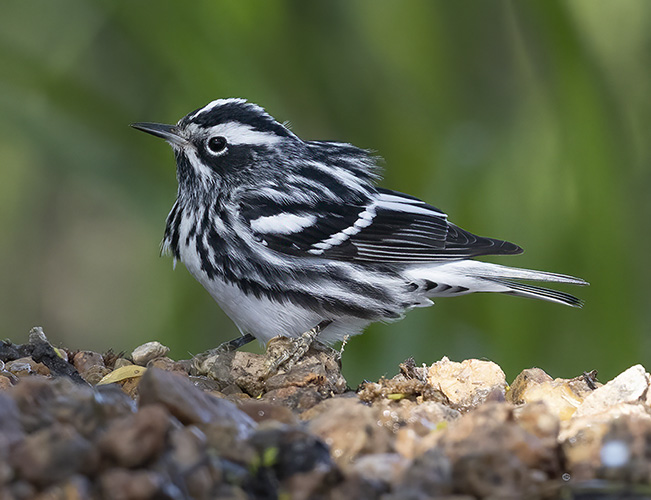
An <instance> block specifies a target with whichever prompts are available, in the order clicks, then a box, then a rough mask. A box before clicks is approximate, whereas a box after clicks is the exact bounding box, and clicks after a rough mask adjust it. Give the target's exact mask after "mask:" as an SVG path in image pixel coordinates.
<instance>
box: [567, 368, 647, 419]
mask: <svg viewBox="0 0 651 500" xmlns="http://www.w3.org/2000/svg"><path fill="white" fill-rule="evenodd" d="M648 387H649V374H648V373H646V370H645V369H644V367H643V366H642V365H635V366H631V367H630V368H629V369H628V370H626V371H624V372H622V373H620V374H619V375H617V377H615V378H614V379H612V380H611V381H610V382H608V383H607V384H606V385H603V386H602V387H599V388H597V389H595V390H594V391H593V392H591V393H590V394H588V395H587V396H586V397H585V399H584V400H583V404H582V405H581V406H579V407H578V409H577V410H576V414H575V416H576V417H583V416H586V415H595V414H597V413H600V412H602V411H604V410H606V409H607V408H608V407H610V406H616V405H618V404H620V403H635V402H638V401H640V400H641V398H642V396H644V395H645V393H646V390H647V388H648Z"/></svg>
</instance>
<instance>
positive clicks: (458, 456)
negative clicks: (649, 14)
mask: <svg viewBox="0 0 651 500" xmlns="http://www.w3.org/2000/svg"><path fill="white" fill-rule="evenodd" d="M284 341H285V340H284V339H274V340H272V341H271V343H270V345H269V347H268V352H269V351H273V350H278V349H282V348H283V346H284V344H283V342H284ZM167 352H168V350H167V348H165V347H164V346H162V345H160V344H159V343H157V342H151V343H148V344H145V345H143V346H140V347H138V348H137V349H135V350H134V351H133V352H132V353H131V354H128V355H125V354H120V355H118V354H114V353H111V352H109V353H105V354H99V353H95V352H89V351H73V350H70V349H63V348H58V349H57V348H54V347H52V346H51V345H50V344H49V343H48V341H47V339H46V338H45V335H44V334H43V331H42V330H41V329H39V328H35V329H33V330H32V332H31V333H30V337H29V342H28V343H26V344H20V345H19V344H14V343H11V342H8V341H6V342H2V343H1V344H0V499H8V500H12V499H16V500H23V499H43V500H45V499H86V498H88V499H116V500H117V499H121V500H122V499H125V500H126V499H134V500H135V499H186V498H191V499H216V498H229V499H248V498H256V499H258V498H259V499H276V498H278V499H289V498H291V499H331V498H332V499H335V498H338V499H339V498H355V499H367V498H368V499H376V498H377V499H382V500H398V499H408V500H409V499H414V500H420V499H423V500H424V499H446V500H462V499H475V498H491V499H507V500H508V499H520V498H526V499H555V498H562V499H572V498H576V499H579V498H580V499H593V498H598V499H610V498H613V499H614V498H651V489H650V488H649V486H648V485H649V484H650V483H651V392H650V391H648V386H649V374H648V373H647V372H646V370H645V369H644V368H643V367H642V366H640V365H635V366H633V367H630V368H628V369H627V370H625V371H623V372H622V373H621V374H620V375H619V376H618V377H616V378H615V379H613V380H611V381H609V382H607V383H605V384H601V383H600V382H599V381H598V380H597V374H596V372H590V373H583V374H578V376H577V377H576V378H574V379H553V378H552V377H551V376H549V375H548V374H546V373H545V372H544V371H542V370H540V369H538V368H531V369H527V370H524V371H523V372H522V373H520V375H518V377H517V378H516V379H515V380H514V381H513V382H512V383H511V384H510V385H508V384H507V382H506V379H505V376H504V373H503V372H502V370H501V369H500V367H499V366H497V365H496V364H494V363H491V362H489V361H480V360H473V359H471V360H465V361H462V362H454V361H450V360H448V359H447V358H443V359H441V360H440V361H437V362H435V363H433V364H431V365H422V366H417V365H416V364H415V363H414V362H413V360H407V361H405V362H404V363H402V364H401V365H400V366H399V367H398V369H397V372H398V373H397V375H396V376H395V377H393V378H391V379H381V380H379V381H377V382H367V383H364V384H362V385H361V386H360V387H358V388H357V389H351V388H349V387H348V386H347V384H346V381H345V379H344V378H343V377H342V375H341V371H340V363H339V355H338V353H337V352H335V351H331V350H319V349H311V350H310V351H308V353H307V354H306V355H305V356H304V357H303V359H301V361H299V362H298V363H297V364H296V365H294V366H293V367H292V368H291V369H289V370H285V369H283V368H281V369H280V370H279V371H278V372H277V373H276V374H274V375H272V376H268V377H264V376H263V375H262V374H264V373H265V372H266V367H267V366H268V364H269V358H268V356H267V355H258V354H252V353H247V352H230V353H224V354H221V355H214V356H209V357H204V358H202V360H201V362H197V361H196V360H195V361H194V362H193V361H191V360H181V361H174V360H172V359H170V358H168V357H167V356H166V354H167ZM626 495H628V496H626Z"/></svg>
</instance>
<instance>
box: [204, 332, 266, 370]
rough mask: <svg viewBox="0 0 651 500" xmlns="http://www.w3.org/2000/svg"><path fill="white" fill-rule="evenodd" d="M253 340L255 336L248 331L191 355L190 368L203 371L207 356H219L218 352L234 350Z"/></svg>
mask: <svg viewBox="0 0 651 500" xmlns="http://www.w3.org/2000/svg"><path fill="white" fill-rule="evenodd" d="M254 340H255V337H254V336H253V335H251V334H250V333H247V334H244V335H242V336H240V337H237V338H236V339H233V340H229V341H227V342H223V343H221V344H219V345H218V346H217V347H214V348H213V349H208V350H207V351H204V352H202V353H199V354H196V355H195V356H192V369H193V371H194V372H195V373H203V371H204V370H203V363H204V362H205V361H206V360H207V359H208V358H211V357H215V356H219V355H220V354H224V353H227V352H232V351H235V350H237V349H239V348H240V347H242V346H245V345H246V344H248V343H249V342H252V341H254Z"/></svg>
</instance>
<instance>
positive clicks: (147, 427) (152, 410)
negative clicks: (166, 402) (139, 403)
mask: <svg viewBox="0 0 651 500" xmlns="http://www.w3.org/2000/svg"><path fill="white" fill-rule="evenodd" d="M171 425H172V422H171V419H170V414H169V412H168V411H167V410H166V409H165V408H164V407H163V406H159V405H149V406H145V407H143V408H141V409H140V411H138V412H137V413H134V414H131V415H127V416H125V417H122V418H119V419H117V420H114V421H113V422H111V425H110V426H109V427H108V429H107V430H106V432H105V433H104V434H103V435H102V436H101V438H100V439H99V441H98V446H99V449H100V451H101V452H102V454H104V455H105V456H107V457H109V458H110V459H112V460H113V463H114V464H116V465H118V466H120V467H126V468H133V467H137V466H141V465H143V464H145V463H146V462H149V461H151V460H153V459H155V458H156V457H157V456H158V455H159V454H160V453H161V452H162V450H163V448H164V447H165V445H166V436H167V433H168V432H169V430H170V428H171Z"/></svg>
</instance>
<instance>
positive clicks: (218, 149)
mask: <svg viewBox="0 0 651 500" xmlns="http://www.w3.org/2000/svg"><path fill="white" fill-rule="evenodd" d="M207 146H208V151H209V152H211V153H212V154H214V155H218V154H222V153H223V152H224V150H225V149H226V137H222V136H221V135H216V136H214V137H211V138H210V139H208V142H207Z"/></svg>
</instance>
